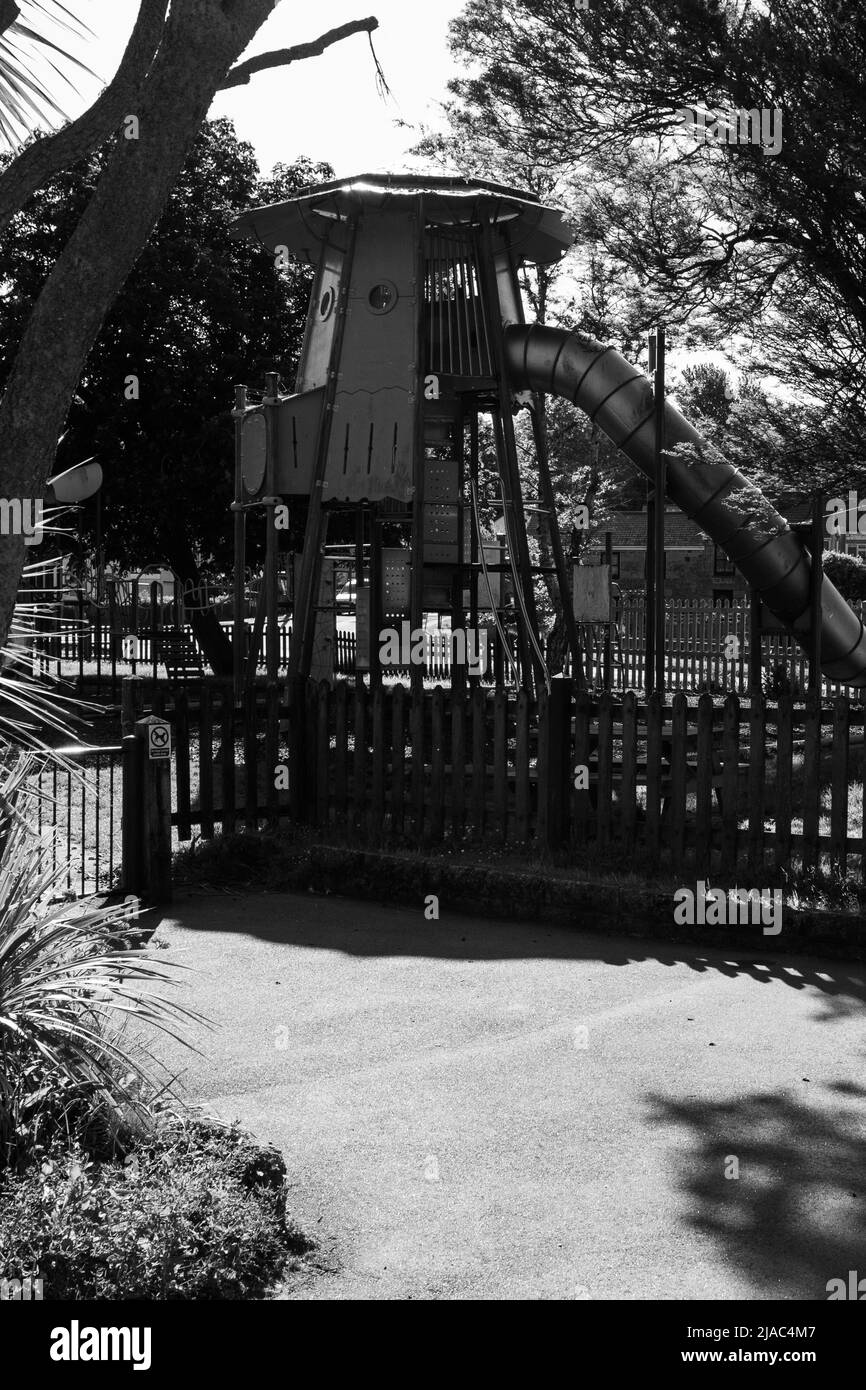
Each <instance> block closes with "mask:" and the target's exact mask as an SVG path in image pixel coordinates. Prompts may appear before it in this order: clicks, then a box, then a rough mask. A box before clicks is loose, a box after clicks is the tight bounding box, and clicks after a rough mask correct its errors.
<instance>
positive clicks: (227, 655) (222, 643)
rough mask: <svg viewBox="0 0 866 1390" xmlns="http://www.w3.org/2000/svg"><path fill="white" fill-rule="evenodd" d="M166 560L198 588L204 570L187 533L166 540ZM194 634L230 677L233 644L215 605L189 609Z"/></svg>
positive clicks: (218, 671) (217, 670)
mask: <svg viewBox="0 0 866 1390" xmlns="http://www.w3.org/2000/svg"><path fill="white" fill-rule="evenodd" d="M166 547H167V548H166V552H165V554H166V559H167V560H168V563H169V564H170V565H171V567H172V569H173V570H174V572H175V574H176V575H177V577H178V579H179V580H180V581H181V583H182V584H183V585H184V586H186V585H187V584H191V585H192V586H193V588H195V589H198V587H199V585H200V584H201V573H200V571H199V567H198V565H197V564H196V562H195V556H194V555H193V553H192V550H191V548H190V545H189V542H188V541H187V539H186V537H183V536H171V537H169V538H167V541H166ZM187 616H188V618H189V625H190V627H191V628H192V630H193V636H194V637H195V640H196V642H198V645H199V646H200V647H201V649H202V652H203V653H204V657H205V660H206V661H207V663H208V665H209V666H210V667H211V670H212V671H213V673H214V675H215V676H230V675H232V674H233V672H234V663H233V658H232V644H231V642H230V641H229V638H228V637H227V636H226V633H225V632H224V631H223V629H222V628H221V627H220V623H219V618H218V617H217V615H216V613H214V611H213V609H211V608H205V609H201V608H189V609H187Z"/></svg>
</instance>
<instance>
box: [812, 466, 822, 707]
mask: <svg viewBox="0 0 866 1390" xmlns="http://www.w3.org/2000/svg"><path fill="white" fill-rule="evenodd" d="M810 549H811V551H812V564H811V583H810V585H809V590H810V592H809V597H810V601H811V608H812V612H811V630H810V639H811V640H810V642H809V691H810V693H811V692H813V691H814V692H819V691H820V689H821V636H822V624H823V612H824V610H823V607H822V604H821V591H822V589H823V585H824V495H823V493H822V492H814V493H813V494H812V538H811V546H810Z"/></svg>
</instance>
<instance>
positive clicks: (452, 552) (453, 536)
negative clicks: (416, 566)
mask: <svg viewBox="0 0 866 1390" xmlns="http://www.w3.org/2000/svg"><path fill="white" fill-rule="evenodd" d="M457 559H458V556H457V508H456V507H449V506H446V505H444V504H442V503H432V504H431V505H430V506H425V508H424V563H425V564H438V565H456V564H457Z"/></svg>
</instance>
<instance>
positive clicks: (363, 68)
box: [51, 0, 728, 369]
mask: <svg viewBox="0 0 866 1390" xmlns="http://www.w3.org/2000/svg"><path fill="white" fill-rule="evenodd" d="M465 2H466V0H318V3H317V4H316V5H315V6H309V5H301V4H299V3H298V2H297V0H282V3H280V4H278V5H277V7H276V9H275V10H274V12H273V14H272V15H271V17H270V19H268V21H267V22H266V23H265V24H264V25H263V26H262V28H261V29H260V30H259V31H258V33H257V34H256V36H255V38H254V40H253V42H252V44H251V45H250V47H249V48H248V49H247V51H246V53H244V54H243V55H242V57H251V56H252V55H253V54H256V53H263V52H268V51H270V50H273V49H279V48H285V47H288V46H290V45H292V44H296V43H300V42H305V41H307V40H310V39H314V38H317V37H318V36H319V35H320V34H322V33H324V32H325V31H327V30H329V29H332V28H334V27H336V26H337V25H340V24H345V23H346V22H347V21H349V20H351V19H361V18H364V17H365V16H367V15H369V14H374V15H375V16H376V18H377V19H378V20H379V28H378V30H377V31H376V33H375V34H374V36H373V42H374V44H375V48H376V53H377V55H378V58H379V62H380V64H381V66H382V69H383V71H384V74H385V77H386V80H387V82H388V85H389V87H390V88H391V91H392V96H391V97H390V98H385V99H383V98H382V96H381V95H380V94H379V91H378V88H377V83H376V74H375V67H374V63H373V58H372V55H371V53H370V49H369V44H368V40H367V36H366V34H356V35H353V36H352V37H351V38H349V39H346V40H343V41H342V42H340V43H338V44H335V45H334V46H333V47H332V48H330V49H328V50H327V51H326V52H325V53H324V54H323V55H322V56H321V57H319V58H312V59H308V60H306V61H304V62H299V63H294V64H292V65H290V66H289V67H281V68H274V69H271V70H270V71H267V72H262V73H257V74H256V75H255V76H254V77H252V78H251V80H250V82H249V83H248V84H247V85H245V86H242V87H236V88H233V89H232V90H230V91H228V92H224V93H221V94H219V95H218V96H217V98H216V100H215V101H214V104H213V106H212V107H211V110H210V113H209V114H210V115H211V116H212V117H219V116H227V117H229V118H230V119H231V120H232V121H233V122H234V125H235V129H236V130H237V133H238V135H239V137H240V138H241V139H243V140H247V141H249V143H250V144H251V145H252V146H253V148H254V150H255V151H256V155H257V157H258V161H259V167H260V169H261V171H262V173H263V174H268V173H269V172H270V170H271V168H272V167H273V165H274V164H275V163H276V162H278V161H279V162H283V163H291V162H292V161H293V160H294V159H295V158H296V157H297V156H299V155H307V156H308V157H310V158H311V159H315V160H325V161H327V162H328V163H330V164H331V165H332V166H333V167H334V171H335V173H336V175H337V176H338V177H343V176H346V175H350V174H360V173H367V172H385V171H388V170H391V171H396V170H400V169H407V168H418V167H423V166H419V164H418V161H417V160H413V159H412V158H411V157H410V156H409V155H408V150H409V148H410V146H411V145H412V144H413V143H414V141H415V139H416V138H417V135H416V134H415V133H414V132H413V130H410V129H406V128H401V126H400V122H406V123H408V124H409V125H410V126H414V127H417V126H419V125H421V124H424V125H428V126H435V125H440V126H441V125H442V124H443V122H442V118H441V112H440V109H439V103H440V102H441V101H443V100H444V99H445V98H446V97H447V83H448V80H449V78H450V77H451V76H452V75H453V74H454V72H455V66H454V63H453V60H452V58H451V55H450V53H449V51H448V44H447V32H448V23H449V21H450V20H451V19H453V18H454V17H455V16H456V15H458V14H459V13H460V12H461V11H462V10H463V8H464V5H465ZM137 11H138V0H77V2H76V4H75V13H76V14H77V15H78V16H79V17H80V18H81V20H83V21H84V22H85V23H86V24H87V25H88V26H89V28H90V30H91V31H92V34H91V35H90V36H89V37H87V38H84V39H81V40H79V41H76V42H75V43H73V44H72V45H71V46H72V48H73V51H75V52H77V53H78V55H79V56H80V57H81V58H82V59H83V61H84V62H85V63H86V64H87V65H88V67H90V68H91V69H93V72H94V74H95V75H94V76H92V77H87V76H86V75H82V74H78V75H77V76H76V79H75V81H76V89H77V90H76V91H72V90H71V89H67V90H66V91H65V92H62V91H60V90H59V89H58V87H57V83H56V80H52V81H51V86H52V88H53V89H54V90H55V91H57V95H58V97H59V99H60V103H61V106H62V108H63V110H64V112H65V114H66V115H67V116H69V117H70V118H74V117H75V116H77V115H78V114H79V113H80V112H81V111H83V110H84V109H85V108H86V107H87V106H89V105H90V103H91V102H92V101H93V100H94V98H95V97H96V96H97V95H98V93H99V91H100V90H101V88H102V86H103V85H104V84H105V83H107V82H108V81H109V80H110V78H111V76H112V75H113V73H114V71H115V70H116V68H117V66H118V64H119V62H120V59H121V56H122V54H123V50H124V48H125V45H126V42H127V39H128V37H129V34H130V31H131V29H132V25H133V23H134V20H135V15H136V13H137ZM310 11H314V13H313V14H310V13H309V12H310ZM62 41H63V42H64V43H69V39H68V36H63V39H62ZM699 360H709V361H714V362H717V363H718V364H719V365H728V364H727V363H726V361H725V358H724V356H723V355H722V354H721V353H718V352H704V353H701V352H698V353H693V352H687V353H683V352H681V351H680V352H678V351H676V350H672V351H671V354H670V361H671V366H672V367H673V368H674V369H676V368H677V367H678V366H682V365H683V364H684V363H685V361H690V362H694V361H699Z"/></svg>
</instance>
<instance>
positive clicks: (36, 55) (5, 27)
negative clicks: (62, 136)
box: [0, 0, 95, 149]
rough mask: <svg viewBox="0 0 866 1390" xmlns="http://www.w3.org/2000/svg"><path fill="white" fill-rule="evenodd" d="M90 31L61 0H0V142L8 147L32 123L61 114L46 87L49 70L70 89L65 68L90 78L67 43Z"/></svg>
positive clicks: (90, 73)
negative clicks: (41, 72)
mask: <svg viewBox="0 0 866 1390" xmlns="http://www.w3.org/2000/svg"><path fill="white" fill-rule="evenodd" d="M90 33H91V30H90V29H89V28H88V26H87V25H86V24H84V23H83V21H82V20H80V19H79V18H78V17H77V16H76V15H74V14H73V13H72V11H71V10H70V9H68V8H67V7H66V5H64V4H62V3H61V0H0V140H2V142H3V143H5V144H6V145H7V146H8V147H9V148H10V149H12V148H14V147H15V145H16V144H18V143H19V141H20V140H21V139H23V138H24V137H25V136H26V135H28V134H29V133H30V131H31V130H32V129H33V128H34V127H35V126H37V125H40V124H42V123H43V122H45V121H47V122H49V123H55V122H57V121H58V120H63V119H64V118H65V117H64V112H63V110H62V108H61V106H60V104H59V103H58V101H57V98H56V97H55V96H54V95H53V93H52V92H51V91H50V90H49V88H48V86H47V79H48V78H49V77H50V76H51V75H52V74H53V75H54V76H56V77H59V78H60V80H61V82H63V83H65V84H66V85H67V86H68V87H70V88H73V84H72V81H71V79H70V77H69V71H70V69H73V70H74V69H78V70H79V71H81V72H86V73H88V74H89V75H90V76H95V74H94V73H92V72H91V70H90V68H88V67H87V65H86V64H85V63H84V62H82V60H81V59H80V58H78V57H76V55H75V54H74V53H72V52H71V51H70V49H69V47H68V44H69V40H70V39H76V38H80V37H82V36H83V35H86V34H90ZM40 67H42V68H43V69H44V70H45V79H43V78H42V77H40V76H39V68H40ZM73 90H74V88H73Z"/></svg>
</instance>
